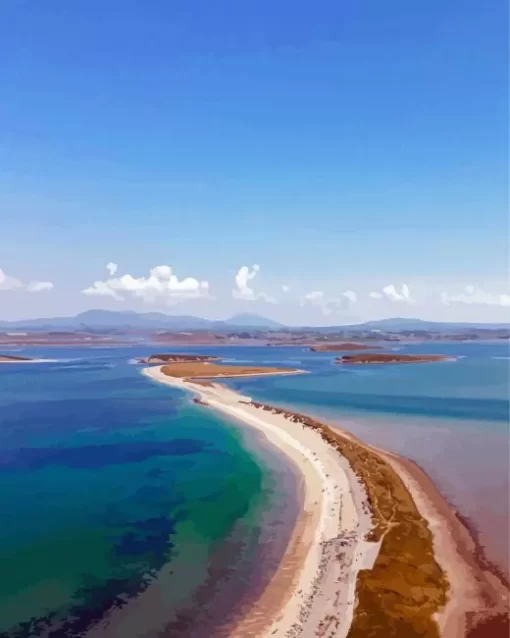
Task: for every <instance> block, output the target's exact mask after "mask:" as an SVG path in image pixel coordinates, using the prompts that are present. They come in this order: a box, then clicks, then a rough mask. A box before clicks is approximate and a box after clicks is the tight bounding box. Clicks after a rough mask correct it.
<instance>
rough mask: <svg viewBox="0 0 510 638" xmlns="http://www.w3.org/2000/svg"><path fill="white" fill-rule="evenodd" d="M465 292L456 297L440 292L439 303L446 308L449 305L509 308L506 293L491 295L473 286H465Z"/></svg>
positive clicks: (509, 298)
mask: <svg viewBox="0 0 510 638" xmlns="http://www.w3.org/2000/svg"><path fill="white" fill-rule="evenodd" d="M465 291H466V292H465V293H460V294H458V295H449V294H448V293H447V292H442V293H441V301H442V302H443V304H445V305H447V306H448V305H449V304H451V303H461V304H477V305H486V306H510V295H508V294H506V293H498V294H492V293H489V292H486V291H485V290H482V289H481V288H476V287H475V286H466V287H465Z"/></svg>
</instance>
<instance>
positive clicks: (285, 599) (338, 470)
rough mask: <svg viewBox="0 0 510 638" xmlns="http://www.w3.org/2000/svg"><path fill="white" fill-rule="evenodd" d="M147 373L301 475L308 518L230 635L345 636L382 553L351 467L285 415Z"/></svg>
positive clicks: (220, 390) (219, 390) (221, 390)
mask: <svg viewBox="0 0 510 638" xmlns="http://www.w3.org/2000/svg"><path fill="white" fill-rule="evenodd" d="M142 373H143V374H144V375H145V376H148V377H150V378H152V379H153V380H155V381H158V382H160V383H164V384H166V385H169V386H172V387H176V388H180V389H184V390H188V391H191V392H192V393H193V394H198V395H199V398H200V399H201V400H202V401H204V402H206V403H207V405H208V406H210V407H211V408H213V409H215V410H219V411H221V412H222V413H223V414H226V415H227V416H229V417H234V418H235V419H236V420H241V421H243V422H244V423H247V424H248V425H249V426H252V427H255V428H257V429H258V430H259V431H260V432H262V433H263V434H265V436H266V438H267V439H268V440H269V443H270V444H273V445H275V446H276V447H278V448H279V450H280V451H281V452H282V453H283V454H284V455H285V456H286V457H287V458H288V459H289V461H290V462H291V463H293V464H294V466H295V467H296V468H297V469H298V471H299V472H300V474H301V475H302V476H303V492H304V504H303V512H302V514H301V516H300V519H299V520H298V523H297V525H296V527H295V529H294V532H293V534H292V537H291V541H290V543H289V545H288V547H287V550H286V552H285V554H284V557H283V559H282V561H281V563H280V566H279V568H278V570H277V572H276V573H275V574H274V576H273V578H272V579H271V581H270V582H269V583H268V585H267V587H266V589H265V590H264V591H263V593H262V596H261V597H260V599H259V600H258V601H257V602H256V603H255V605H253V606H252V607H251V609H250V610H248V611H247V613H246V614H245V615H244V616H243V617H242V618H239V619H237V621H235V622H234V623H231V626H230V628H229V634H228V635H229V636H231V637H232V638H244V637H245V636H247V635H256V636H258V637H259V638H265V637H266V636H267V637H269V636H274V635H276V636H298V635H302V636H307V635H314V634H315V632H316V630H317V628H318V627H319V626H322V625H324V624H325V623H326V624H331V623H332V624H333V626H332V627H331V629H330V631H331V630H334V632H335V633H334V634H331V635H335V636H338V637H346V636H347V634H348V631H349V628H350V624H351V621H352V617H353V611H354V606H355V593H356V577H357V574H358V571H359V570H360V569H362V568H364V567H370V566H371V563H372V561H373V559H374V558H375V554H376V553H377V547H378V543H377V542H370V541H366V540H365V536H366V535H368V533H369V532H370V529H371V527H372V522H371V516H370V513H369V509H368V503H367V498H366V494H365V493H364V490H363V486H362V484H361V483H360V481H359V480H358V478H357V477H356V476H355V474H354V472H352V470H351V469H350V467H349V464H348V463H347V461H346V460H345V459H342V458H341V457H339V456H338V454H337V453H336V451H335V450H333V448H331V447H330V446H329V445H328V444H327V443H326V442H325V441H323V440H322V439H320V437H317V435H316V434H315V433H314V432H312V431H310V430H308V429H306V428H296V427H295V426H294V425H293V424H292V423H291V422H290V421H289V420H288V419H286V418H285V417H284V416H282V415H271V416H270V415H267V414H263V415H262V414H261V413H260V411H259V410H258V409H257V408H255V407H253V406H250V405H247V404H246V403H239V399H241V400H243V399H248V397H242V396H241V395H239V394H238V393H237V392H233V391H231V390H229V389H228V388H225V387H222V386H214V385H213V384H210V385H207V386H203V385H199V384H193V382H192V381H185V380H182V379H176V378H172V377H168V376H166V375H165V374H164V373H162V372H161V370H160V369H157V368H154V367H152V368H146V369H144V370H143V371H142ZM324 635H325V636H326V635H330V634H328V633H325V634H324Z"/></svg>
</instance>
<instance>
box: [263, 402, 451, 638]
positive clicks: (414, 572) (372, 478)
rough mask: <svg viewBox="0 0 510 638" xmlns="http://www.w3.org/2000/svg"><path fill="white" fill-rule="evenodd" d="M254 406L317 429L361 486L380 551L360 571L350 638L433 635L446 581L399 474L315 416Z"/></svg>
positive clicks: (427, 531)
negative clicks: (346, 463) (370, 565)
mask: <svg viewBox="0 0 510 638" xmlns="http://www.w3.org/2000/svg"><path fill="white" fill-rule="evenodd" d="M252 405H254V406H255V407H257V408H260V409H263V410H269V411H271V412H275V413H279V414H284V415H286V416H287V418H288V419H290V420H291V421H293V422H294V423H299V424H301V425H302V427H309V428H312V429H314V430H317V431H318V432H319V433H320V435H321V436H322V438H323V439H324V440H325V441H327V442H328V443H329V444H330V445H331V446H332V447H334V448H335V449H337V450H338V451H339V452H340V453H341V454H342V455H343V456H344V457H345V458H347V460H348V461H349V463H350V465H351V467H352V469H353V471H354V472H355V473H356V475H357V476H358V478H359V479H360V480H361V481H362V482H363V484H364V486H365V489H366V492H367V496H368V500H369V503H370V507H371V511H372V517H373V522H374V528H373V530H372V532H371V535H370V538H369V539H368V540H373V541H381V549H380V552H379V555H378V557H377V559H376V562H375V564H374V566H373V568H372V569H371V570H362V571H360V573H359V578H358V584H357V606H356V611H355V615H354V620H353V623H352V626H351V629H350V632H349V638H361V637H363V638H365V637H367V636H372V637H374V638H375V637H380V638H388V637H389V636H393V637H394V638H410V637H411V636H422V637H424V638H437V637H438V636H439V629H438V626H437V624H436V622H435V620H434V619H433V615H434V614H435V613H437V612H438V611H439V610H440V609H441V608H442V607H443V606H444V605H445V603H446V598H447V591H448V583H447V579H446V576H445V574H444V573H443V572H442V570H441V568H440V567H439V565H438V564H437V563H436V561H435V558H434V552H433V540H432V533H431V531H430V529H429V526H428V524H427V521H426V520H425V519H424V518H423V517H422V516H421V514H420V513H419V512H418V510H417V508H416V506H415V504H414V501H413V499H412V497H411V495H410V493H409V492H408V490H407V488H406V487H405V486H404V484H403V483H402V481H401V479H400V477H399V476H398V474H397V473H396V472H395V471H394V470H393V468H392V467H391V466H390V465H389V464H388V463H387V462H386V461H385V460H384V459H383V458H382V457H381V456H380V455H379V454H377V453H376V452H374V451H372V450H371V449H370V448H368V447H367V446H364V445H363V444H361V443H360V442H359V441H356V440H355V439H354V438H351V437H348V436H346V435H343V434H340V433H339V432H337V431H335V430H333V429H332V428H330V427H328V426H327V425H324V424H323V423H320V422H319V421H316V420H315V419H312V418H310V417H307V416H304V415H301V414H295V413H292V412H287V411H285V410H280V409H277V408H273V407H271V406H267V405H264V404H262V403H255V402H252Z"/></svg>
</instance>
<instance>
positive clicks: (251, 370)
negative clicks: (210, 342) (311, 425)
mask: <svg viewBox="0 0 510 638" xmlns="http://www.w3.org/2000/svg"><path fill="white" fill-rule="evenodd" d="M161 372H162V373H163V374H164V375H166V376H167V377H173V378H178V379H212V378H223V379H224V378H227V377H255V376H262V375H270V374H300V373H302V372H303V370H297V369H293V368H269V367H268V368H257V367H253V366H225V365H217V364H214V363H208V362H207V361H198V362H179V363H171V364H170V365H166V366H162V367H161Z"/></svg>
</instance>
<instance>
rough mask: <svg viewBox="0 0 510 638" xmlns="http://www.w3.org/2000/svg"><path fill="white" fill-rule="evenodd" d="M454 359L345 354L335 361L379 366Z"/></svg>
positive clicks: (437, 356)
mask: <svg viewBox="0 0 510 638" xmlns="http://www.w3.org/2000/svg"><path fill="white" fill-rule="evenodd" d="M451 359H452V357H448V356H446V355H443V354H394V353H391V354H390V353H384V354H379V353H376V354H371V353H368V354H345V355H344V356H343V357H338V358H337V359H335V362H336V363H343V364H350V365H356V364H358V365H359V364H363V363H370V364H377V363H427V362H431V361H448V360H451Z"/></svg>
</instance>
